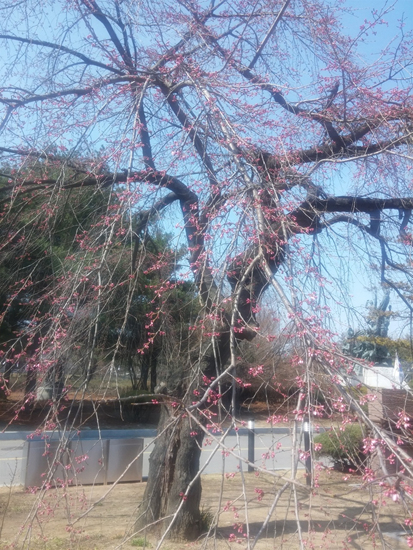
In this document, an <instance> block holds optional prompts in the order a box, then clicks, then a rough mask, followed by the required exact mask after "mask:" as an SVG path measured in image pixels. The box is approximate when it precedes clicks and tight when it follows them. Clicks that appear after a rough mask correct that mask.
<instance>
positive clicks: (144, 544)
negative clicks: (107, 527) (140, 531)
mask: <svg viewBox="0 0 413 550" xmlns="http://www.w3.org/2000/svg"><path fill="white" fill-rule="evenodd" d="M131 545H132V546H135V547H137V548H151V547H152V545H151V544H149V542H148V541H147V540H146V539H144V538H139V539H132V542H131Z"/></svg>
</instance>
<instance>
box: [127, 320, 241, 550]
mask: <svg viewBox="0 0 413 550" xmlns="http://www.w3.org/2000/svg"><path fill="white" fill-rule="evenodd" d="M221 329H222V332H221V335H220V337H217V339H216V345H215V346H213V345H211V342H210V341H209V342H206V343H205V348H204V349H202V351H201V359H198V360H197V361H196V360H191V357H188V360H187V361H186V362H185V361H182V362H179V361H178V362H177V363H176V366H175V368H171V369H170V371H169V372H168V380H167V388H166V390H165V394H167V393H169V395H170V396H173V399H175V402H174V401H172V397H171V398H170V397H169V396H168V395H165V401H164V403H163V405H162V412H161V418H160V421H159V427H158V434H159V437H158V438H157V439H156V442H155V446H154V449H153V451H152V453H151V456H150V459H149V474H148V483H147V485H146V489H145V494H144V497H143V501H142V504H141V506H140V514H139V517H138V519H137V522H136V524H135V527H136V531H139V530H141V529H145V528H147V529H150V530H153V531H155V532H165V530H166V529H167V528H168V527H169V526H170V529H169V531H168V537H169V538H173V539H176V540H183V539H185V540H193V539H195V538H196V537H197V536H198V535H199V534H200V527H201V524H200V509H199V506H200V501H201V478H200V477H199V476H198V477H196V476H197V474H198V472H199V461H200V456H201V451H202V442H203V439H204V431H203V430H202V428H201V427H200V426H199V424H203V423H204V421H205V420H204V419H205V417H204V416H203V415H201V414H199V412H198V411H196V410H195V411H194V416H195V417H196V416H198V422H199V424H198V425H197V424H196V422H195V421H193V419H192V418H190V417H189V416H188V414H187V413H186V412H185V406H189V405H191V404H192V401H193V399H194V390H195V389H196V390H198V391H202V390H201V388H202V385H201V383H200V377H201V376H202V375H205V376H207V377H208V378H211V377H212V376H217V374H219V372H222V369H223V367H224V365H225V364H226V363H227V362H228V359H229V357H230V346H229V341H230V340H229V329H228V327H224V326H222V327H221ZM195 340H197V338H195ZM197 342H198V345H199V340H197ZM196 399H199V397H196ZM195 478H196V479H195ZM186 493H187V494H186ZM180 505H181V508H180V509H179V511H177V510H178V508H179V506H180ZM171 522H172V525H170V524H171Z"/></svg>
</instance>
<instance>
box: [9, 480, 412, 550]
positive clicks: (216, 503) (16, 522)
mask: <svg viewBox="0 0 413 550" xmlns="http://www.w3.org/2000/svg"><path fill="white" fill-rule="evenodd" d="M289 475H290V474H289V473H288V472H277V476H276V477H273V476H271V475H269V474H264V475H263V474H260V475H256V474H254V473H251V474H244V478H245V484H244V487H245V490H243V483H242V479H241V474H240V473H237V474H236V475H235V476H234V477H233V478H231V477H229V478H222V477H221V476H220V475H208V476H203V478H202V484H203V497H202V498H203V500H202V503H203V510H204V517H205V520H206V523H208V521H211V520H212V519H213V518H214V517H215V518H218V526H217V528H216V530H212V531H211V532H210V535H209V537H206V536H203V537H201V538H200V539H199V540H198V541H195V542H192V543H183V542H181V543H178V542H171V541H165V542H164V544H163V545H162V548H163V549H164V550H179V549H181V548H193V549H195V550H198V549H199V550H200V549H203V548H205V549H208V550H209V549H211V550H212V549H213V548H214V549H217V550H221V549H224V548H225V549H228V548H247V542H246V540H247V538H248V536H249V539H250V541H253V539H254V538H255V536H256V535H257V533H258V531H259V530H260V528H261V526H262V524H263V521H264V520H265V518H266V517H267V514H268V510H269V507H270V506H271V503H272V502H273V500H274V495H275V494H276V493H277V491H278V489H279V488H280V487H281V486H282V485H283V484H284V482H285V480H287V479H288V478H289ZM346 478H347V479H346ZM318 483H319V485H320V487H318V488H316V489H313V490H312V491H310V490H309V489H308V488H307V487H306V486H305V480H304V478H303V474H302V473H300V474H299V475H298V477H297V479H296V485H295V486H296V487H297V510H298V514H299V528H300V529H301V531H302V539H303V540H304V547H305V548H327V549H343V550H344V549H363V550H370V549H374V548H389V549H399V548H400V549H401V548H403V549H406V548H407V547H408V546H407V534H406V533H404V534H403V531H404V530H405V529H408V528H407V527H405V526H404V519H405V514H404V512H403V507H402V505H401V504H400V503H399V502H393V500H392V498H391V497H389V496H385V494H384V493H383V489H380V491H381V493H380V494H379V493H378V492H377V491H378V490H379V489H378V487H377V486H375V491H376V492H377V494H376V495H373V500H375V501H376V503H375V505H374V506H372V505H371V504H368V503H369V502H370V501H371V497H372V495H371V494H369V489H368V488H366V487H365V486H363V487H362V486H361V485H362V480H361V478H360V477H359V476H350V477H349V476H344V475H343V474H339V473H338V472H334V471H328V470H327V471H323V472H320V476H319V480H318ZM144 488H145V484H144V483H129V484H118V485H116V486H110V485H109V486H103V485H100V486H93V487H92V486H89V487H70V488H67V489H62V488H59V489H51V490H49V491H46V492H44V493H43V494H41V493H38V494H30V493H28V492H25V491H23V489H21V488H13V489H12V490H11V491H10V490H8V489H7V488H3V489H0V529H1V535H0V548H1V549H5V548H19V549H20V548H29V547H30V548H33V549H35V550H37V549H45V550H55V549H56V550H58V549H61V550H66V549H75V548H76V549H79V550H86V549H88V550H89V549H90V550H101V549H102V550H109V549H116V548H123V549H129V548H134V547H145V548H153V549H155V548H156V547H157V543H158V541H159V539H158V538H157V537H156V536H155V535H153V534H145V533H133V519H134V517H136V514H137V511H138V507H139V504H140V501H141V499H142V495H143V491H144ZM102 497H105V498H102ZM372 507H373V508H374V515H373V514H372ZM246 510H247V512H246ZM375 522H376V523H377V524H379V526H380V529H381V531H382V532H383V537H384V539H383V540H382V541H380V539H379V538H378V536H377V534H376V535H375V536H374V535H372V533H373V531H374V529H373V526H374V523H375ZM247 525H248V528H247ZM231 541H232V542H231ZM382 543H387V544H388V545H387V544H386V545H385V546H383V544H382ZM255 548H257V549H258V550H269V549H285V550H295V549H297V548H300V544H299V535H298V527H297V520H296V512H295V506H294V495H293V491H292V490H291V486H290V487H289V488H288V489H287V490H286V491H285V492H284V493H283V494H282V496H281V498H280V500H279V502H278V505H277V507H276V510H275V512H274V513H273V514H272V516H271V518H270V521H269V523H268V526H267V527H266V529H264V531H263V533H262V534H261V537H260V539H259V541H258V543H257V545H256V546H255Z"/></svg>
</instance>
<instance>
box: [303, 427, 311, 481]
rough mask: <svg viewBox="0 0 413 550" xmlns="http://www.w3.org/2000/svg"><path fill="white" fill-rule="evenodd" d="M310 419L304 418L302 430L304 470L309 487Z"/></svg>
mask: <svg viewBox="0 0 413 550" xmlns="http://www.w3.org/2000/svg"><path fill="white" fill-rule="evenodd" d="M310 430H311V426H310V419H309V418H308V417H307V418H305V419H304V424H303V432H304V452H305V453H306V458H305V472H306V484H307V485H309V486H310V487H311V445H310Z"/></svg>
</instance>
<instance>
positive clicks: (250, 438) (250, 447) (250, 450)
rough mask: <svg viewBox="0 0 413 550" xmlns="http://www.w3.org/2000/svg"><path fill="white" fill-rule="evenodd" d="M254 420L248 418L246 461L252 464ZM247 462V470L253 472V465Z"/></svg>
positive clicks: (253, 460) (253, 459)
mask: <svg viewBox="0 0 413 550" xmlns="http://www.w3.org/2000/svg"><path fill="white" fill-rule="evenodd" d="M254 427H255V422H254V420H248V462H251V464H254V462H255V458H254V450H255V432H254ZM251 464H248V471H249V472H253V471H254V467H253V466H251Z"/></svg>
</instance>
